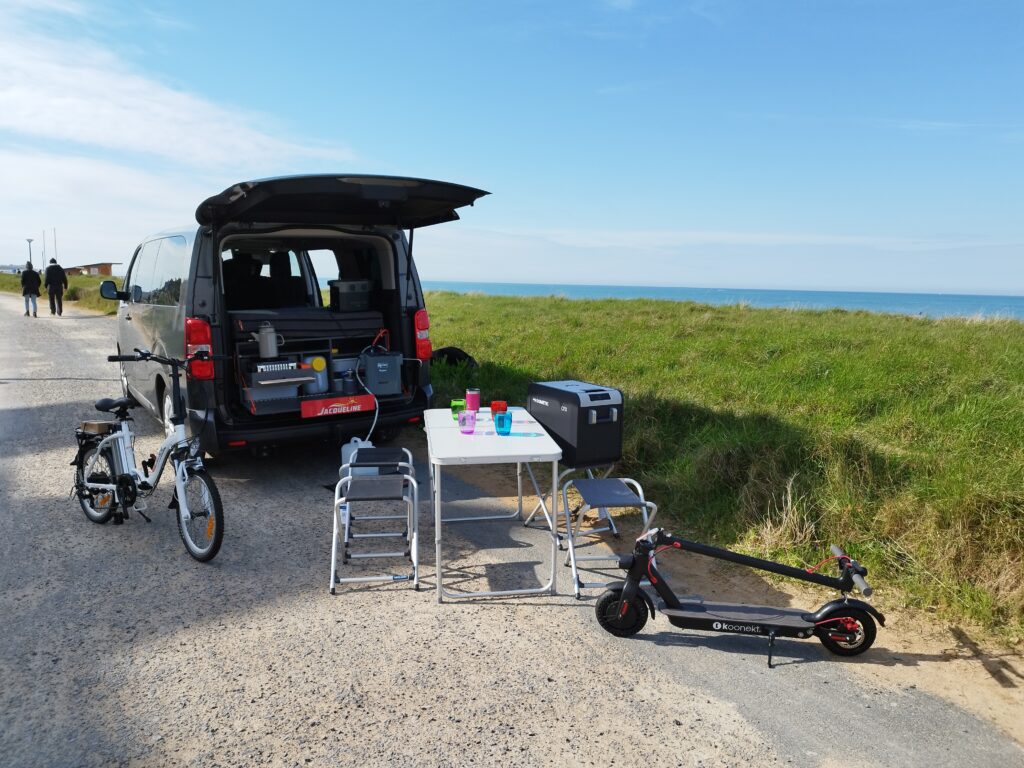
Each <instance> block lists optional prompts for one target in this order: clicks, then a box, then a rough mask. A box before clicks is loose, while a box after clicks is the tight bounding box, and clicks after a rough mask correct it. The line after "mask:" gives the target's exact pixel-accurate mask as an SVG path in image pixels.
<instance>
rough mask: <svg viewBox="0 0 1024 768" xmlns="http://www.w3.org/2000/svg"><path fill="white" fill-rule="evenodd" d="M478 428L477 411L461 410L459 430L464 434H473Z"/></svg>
mask: <svg viewBox="0 0 1024 768" xmlns="http://www.w3.org/2000/svg"><path fill="white" fill-rule="evenodd" d="M475 429H476V411H460V412H459V431H460V432H461V433H462V434H464V435H472V434H473V430H475Z"/></svg>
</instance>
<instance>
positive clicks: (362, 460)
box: [330, 448, 420, 595]
mask: <svg viewBox="0 0 1024 768" xmlns="http://www.w3.org/2000/svg"><path fill="white" fill-rule="evenodd" d="M375 450H376V451H380V450H385V451H389V449H375V448H362V449H357V450H356V452H355V453H354V454H353V456H352V459H351V461H350V462H349V463H348V464H344V465H342V467H341V468H340V469H339V470H338V475H339V476H340V479H339V480H338V483H337V485H335V487H334V514H333V518H334V531H333V535H332V537H331V581H330V592H331V594H332V595H333V594H336V592H335V588H336V586H337V585H338V584H365V583H372V582H389V581H390V582H395V581H411V582H412V584H413V588H414V589H416V590H418V589H419V583H420V581H419V522H418V518H419V485H418V484H417V482H416V478H415V469H414V467H413V460H412V453H410V451H409V450H408V449H407V448H401V449H399V450H401V451H402V453H403V454H404V455H405V458H406V461H394V460H386V461H385V460H377V459H374V458H373V451H375ZM360 451H363V452H364V455H363V457H360V456H359V453H360ZM390 452H391V453H393V451H390ZM370 468H373V469H377V470H378V472H379V470H382V469H387V470H391V472H392V473H394V479H396V480H398V479H400V480H401V483H402V493H401V495H400V496H394V495H388V494H384V495H383V496H381V497H379V498H365V497H364V498H362V499H360V498H357V499H356V500H355V501H357V502H359V503H366V502H369V501H402V502H404V503H405V505H406V513H405V514H404V515H402V514H397V515H395V514H390V515H359V516H356V515H354V514H352V506H351V505H352V501H350V500H349V496H350V495H353V490H352V486H353V483H354V484H355V485H356V490H357V491H358V489H359V485H360V483H359V481H360V480H369V479H371V478H372V479H373V480H378V479H380V478H387V477H389V475H387V474H383V475H382V474H378V473H374V474H372V475H370V474H356V473H355V470H358V469H370ZM364 485H365V483H364ZM355 495H357V496H358V495H359V494H355ZM371 495H372V494H371ZM403 517H404V518H405V521H406V527H405V530H404V531H402V532H397V531H386V532H379V533H353V532H352V523H353V522H354V521H360V522H361V521H368V520H401V519H402V518H403ZM372 538H404V539H405V542H406V545H407V546H406V548H405V549H404V550H402V551H398V552H394V551H392V552H359V553H353V552H350V551H349V544H350V543H351V542H352V541H353V540H354V539H372ZM339 540H340V541H341V543H342V564H345V563H348V562H350V561H351V560H357V559H371V558H378V557H408V558H410V560H411V561H412V573H411V574H377V575H371V576H347V577H340V576H338V543H339Z"/></svg>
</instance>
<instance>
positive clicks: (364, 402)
mask: <svg viewBox="0 0 1024 768" xmlns="http://www.w3.org/2000/svg"><path fill="white" fill-rule="evenodd" d="M301 407H302V418H304V419H315V418H316V417H318V416H340V415H342V414H345V413H359V412H360V411H369V410H372V408H373V395H349V396H346V397H326V398H323V399H322V400H304V401H303V402H302V403H301Z"/></svg>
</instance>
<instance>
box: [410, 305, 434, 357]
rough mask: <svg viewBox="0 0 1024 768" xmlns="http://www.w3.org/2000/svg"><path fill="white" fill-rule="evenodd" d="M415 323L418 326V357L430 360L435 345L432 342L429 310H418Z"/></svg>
mask: <svg viewBox="0 0 1024 768" xmlns="http://www.w3.org/2000/svg"><path fill="white" fill-rule="evenodd" d="M413 325H414V326H415V328H416V357H417V359H419V360H429V359H430V358H431V356H432V355H433V354H434V347H433V345H432V344H431V343H430V317H428V316H427V310H425V309H418V310H416V314H415V316H414V317H413Z"/></svg>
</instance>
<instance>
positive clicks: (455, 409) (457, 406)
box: [452, 397, 466, 419]
mask: <svg viewBox="0 0 1024 768" xmlns="http://www.w3.org/2000/svg"><path fill="white" fill-rule="evenodd" d="M464 410H466V401H465V400H463V399H462V398H461V397H460V398H458V399H456V400H452V418H453V419H457V418H459V414H460V413H462V412H463V411H464Z"/></svg>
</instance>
